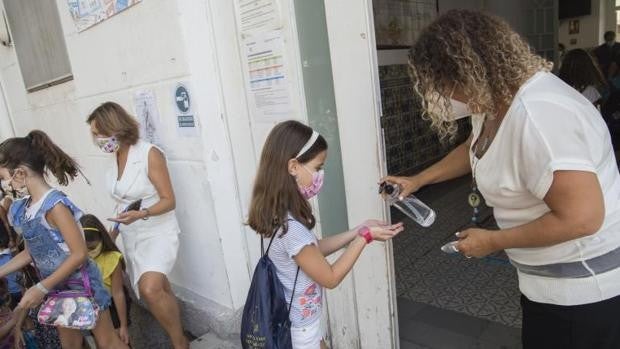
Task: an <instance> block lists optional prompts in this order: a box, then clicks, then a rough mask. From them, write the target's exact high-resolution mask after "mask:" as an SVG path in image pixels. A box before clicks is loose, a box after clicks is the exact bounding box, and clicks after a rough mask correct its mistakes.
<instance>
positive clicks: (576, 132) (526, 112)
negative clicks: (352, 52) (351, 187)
mask: <svg viewBox="0 0 620 349" xmlns="http://www.w3.org/2000/svg"><path fill="white" fill-rule="evenodd" d="M410 67H411V74H412V77H413V79H414V90H415V93H416V94H417V95H418V96H419V97H420V99H421V100H422V105H423V108H424V110H425V112H424V115H425V116H426V117H427V118H428V119H430V120H431V122H432V126H433V127H434V128H435V129H436V130H437V131H438V133H439V135H440V136H441V137H442V138H446V137H450V136H451V135H453V134H454V132H455V130H456V124H455V123H454V122H453V114H454V112H455V111H456V109H457V107H459V104H460V105H461V106H462V105H463V104H464V105H465V106H466V107H467V108H468V109H469V110H470V111H471V113H472V114H473V115H472V117H471V121H472V130H473V131H472V134H471V136H470V137H469V139H468V140H467V141H466V142H464V143H463V144H461V145H459V146H458V147H457V148H456V149H454V150H453V151H452V152H451V153H449V154H448V155H447V156H446V157H445V158H444V159H442V160H441V161H439V162H438V163H436V164H435V165H433V166H431V167H430V168H428V169H426V170H424V171H422V172H421V173H419V174H417V175H415V176H413V177H387V178H385V180H387V181H390V182H393V183H396V184H398V185H400V186H401V187H402V195H405V196H406V195H408V194H409V193H412V192H415V191H416V190H418V189H419V188H420V187H422V186H424V185H427V184H431V183H437V182H442V181H445V180H448V179H452V178H456V177H459V176H462V175H466V174H471V175H472V179H473V180H472V189H471V190H472V191H471V194H470V195H469V203H470V205H472V207H473V211H474V214H473V218H472V221H473V222H474V223H475V222H476V221H477V213H478V207H477V206H478V205H479V204H480V201H481V200H480V199H481V197H480V195H482V196H483V197H484V199H485V200H486V202H487V204H489V206H491V207H493V208H494V214H495V218H496V220H497V223H498V225H499V227H500V229H499V230H493V231H492V230H486V229H480V228H478V227H473V228H470V229H467V230H465V231H462V232H460V233H457V234H456V235H457V237H458V239H459V240H458V243H457V244H456V245H455V249H456V250H458V252H460V253H462V254H463V255H465V256H467V257H477V258H480V257H484V256H486V255H489V254H491V253H493V252H496V251H499V250H505V251H506V253H507V254H508V256H509V257H510V260H511V262H512V264H513V265H514V266H515V267H516V268H517V271H518V277H519V288H520V290H521V293H522V297H521V304H522V308H523V332H522V334H523V346H524V348H620V317H619V316H618V314H620V296H619V295H620V282H618V280H620V200H619V199H620V175H619V174H618V168H617V166H616V161H615V158H614V153H613V151H612V146H611V140H610V136H609V132H608V131H607V128H606V126H605V123H604V121H603V119H602V118H601V117H599V116H598V111H597V110H596V108H595V107H594V106H593V105H592V103H590V102H589V101H588V100H587V99H586V98H584V97H583V96H582V95H581V94H580V93H579V92H577V91H576V90H574V89H573V88H572V87H570V86H568V85H567V84H565V83H564V82H562V80H560V79H559V78H557V77H556V76H554V75H553V74H551V73H550V72H549V71H550V69H551V63H549V62H547V61H546V60H545V59H543V58H542V57H540V56H538V55H536V54H534V53H532V50H531V48H530V47H529V46H528V45H527V43H526V42H525V41H524V40H523V39H522V38H521V37H519V35H518V34H516V33H515V32H514V31H513V30H512V29H511V28H510V26H509V25H508V24H507V23H505V22H504V21H503V20H501V19H498V18H496V17H493V16H490V15H487V14H483V13H479V12H472V11H466V10H453V11H449V12H446V13H445V14H444V15H442V16H441V17H439V18H438V19H437V20H435V21H434V22H433V23H432V24H431V25H429V26H428V27H427V28H426V29H425V30H424V31H423V33H421V35H420V37H419V39H418V41H417V42H416V44H415V45H414V46H413V47H412V48H411V52H410ZM464 199H465V198H464Z"/></svg>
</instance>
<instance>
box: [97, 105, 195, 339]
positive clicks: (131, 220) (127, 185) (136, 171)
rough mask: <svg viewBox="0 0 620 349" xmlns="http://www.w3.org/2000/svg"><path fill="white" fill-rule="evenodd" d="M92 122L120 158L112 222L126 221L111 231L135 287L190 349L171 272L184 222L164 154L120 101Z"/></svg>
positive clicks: (110, 175)
mask: <svg viewBox="0 0 620 349" xmlns="http://www.w3.org/2000/svg"><path fill="white" fill-rule="evenodd" d="M87 122H88V124H89V125H90V129H91V133H92V136H93V138H94V140H95V142H96V143H97V145H98V146H99V147H100V148H101V150H102V151H104V152H107V153H114V154H115V157H116V161H115V162H114V165H113V166H112V167H111V168H110V169H109V171H108V172H107V175H106V187H107V189H108V192H110V194H111V195H112V197H113V198H114V200H115V201H116V202H117V205H116V206H117V208H116V213H117V216H116V217H115V218H111V219H110V220H112V221H114V222H117V223H120V226H119V227H120V228H119V229H113V230H112V232H111V235H112V238H113V239H115V238H116V237H117V236H118V234H119V233H120V235H121V237H122V242H123V247H124V253H125V260H126V262H127V273H128V275H129V279H130V281H131V286H132V287H133V289H134V290H135V291H136V294H137V295H138V297H140V298H141V299H143V300H144V301H145V302H146V304H147V305H148V307H149V309H150V311H151V313H152V314H153V316H155V318H156V319H157V321H159V323H160V324H161V325H162V327H163V328H164V329H165V330H166V332H167V333H168V335H169V336H170V339H171V341H172V344H173V346H174V348H175V349H180V348H188V341H187V339H186V338H185V336H184V334H183V329H182V327H181V319H180V311H179V306H178V304H177V301H176V298H175V296H174V294H173V293H172V289H171V287H170V282H169V281H168V278H167V276H166V275H167V274H168V273H170V272H171V270H172V267H173V265H174V263H175V261H176V257H177V250H178V246H179V240H178V234H179V225H178V222H177V218H176V215H175V212H174V209H175V205H176V203H175V197H174V191H173V189H172V184H171V182H170V176H169V173H168V167H167V165H166V159H165V157H164V154H163V152H162V151H161V149H159V148H157V147H156V146H154V145H152V144H150V143H147V142H145V141H142V140H140V139H139V126H138V123H137V122H136V120H135V119H134V118H132V117H131V116H130V115H129V114H128V113H127V112H126V111H125V110H124V109H123V107H121V106H120V105H118V104H116V103H113V102H106V103H104V104H102V105H101V106H99V107H98V108H97V109H95V110H94V111H93V112H92V113H91V114H90V116H89V117H88V121H87ZM137 200H141V204H140V205H139V207H136V209H133V208H132V209H130V210H126V209H127V208H128V207H129V206H130V205H131V204H132V203H135V202H136V201H137ZM131 206H133V205H131Z"/></svg>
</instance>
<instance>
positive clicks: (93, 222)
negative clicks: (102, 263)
mask: <svg viewBox="0 0 620 349" xmlns="http://www.w3.org/2000/svg"><path fill="white" fill-rule="evenodd" d="M80 224H81V225H82V230H84V238H85V239H86V241H88V242H94V241H101V245H102V248H101V252H110V251H115V252H119V253H120V252H121V251H120V250H119V249H118V247H117V246H116V244H115V243H114V241H112V238H111V237H110V235H109V234H108V232H107V230H106V228H105V227H104V226H103V223H101V221H100V220H99V218H97V217H96V216H95V215H92V214H85V215H83V216H82V217H80ZM95 230H96V231H95ZM121 267H122V268H123V270H125V262H124V261H123V259H122V258H121Z"/></svg>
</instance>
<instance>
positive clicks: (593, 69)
mask: <svg viewBox="0 0 620 349" xmlns="http://www.w3.org/2000/svg"><path fill="white" fill-rule="evenodd" d="M558 76H559V77H560V79H562V80H564V82H565V83H567V84H569V85H570V86H572V87H573V88H574V89H576V90H577V91H579V92H583V90H585V89H586V87H588V86H594V87H595V88H596V89H601V88H604V87H606V86H607V82H606V81H605V78H604V77H603V73H601V70H600V69H599V68H598V65H597V64H596V63H595V61H594V58H592V56H591V55H590V54H589V53H588V51H586V50H584V49H581V48H577V49H574V50H570V51H568V52H567V53H566V55H565V56H564V59H563V60H562V65H561V66H560V71H559V73H558Z"/></svg>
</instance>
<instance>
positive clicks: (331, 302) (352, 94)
mask: <svg viewBox="0 0 620 349" xmlns="http://www.w3.org/2000/svg"><path fill="white" fill-rule="evenodd" d="M325 11H326V20H327V30H328V35H329V45H330V51H331V63H332V72H333V78H334V93H335V97H336V107H337V113H338V128H339V133H340V142H341V151H342V162H343V171H344V181H345V191H346V199H347V210H348V219H349V222H350V224H352V225H354V224H360V223H361V222H363V221H364V220H365V219H368V218H379V219H388V218H389V217H388V216H389V211H388V209H387V207H386V205H385V203H384V202H383V201H382V200H381V199H380V197H379V195H378V192H377V181H378V180H379V178H380V177H381V176H382V175H384V174H385V173H386V168H385V164H386V163H385V152H384V150H383V147H384V146H383V144H384V143H383V137H382V131H381V126H380V120H379V118H380V116H381V93H380V86H379V72H378V63H377V51H376V42H375V31H374V20H373V12H372V0H361V1H360V0H325ZM327 307H328V312H329V322H330V329H331V341H332V345H333V348H334V349H353V348H364V349H366V348H368V349H386V348H399V336H398V317H397V309H396V289H395V282H394V266H393V253H392V244H391V242H390V243H386V244H383V243H374V244H372V245H370V246H369V247H368V248H366V250H365V251H364V253H363V254H362V256H361V257H360V259H359V261H358V262H357V264H356V265H355V267H354V269H353V272H352V273H351V275H349V276H348V277H347V279H345V281H344V282H343V283H342V284H341V286H340V287H339V288H337V289H336V290H332V291H329V292H327Z"/></svg>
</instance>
